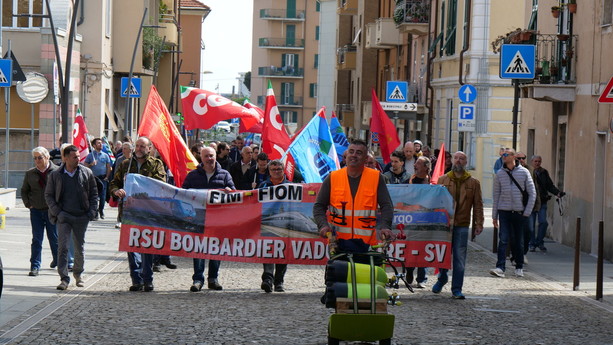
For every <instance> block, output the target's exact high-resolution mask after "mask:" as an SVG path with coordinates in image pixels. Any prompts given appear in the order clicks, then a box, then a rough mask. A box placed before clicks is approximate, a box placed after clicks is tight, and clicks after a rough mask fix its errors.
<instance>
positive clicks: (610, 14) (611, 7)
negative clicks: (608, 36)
mask: <svg viewBox="0 0 613 345" xmlns="http://www.w3.org/2000/svg"><path fill="white" fill-rule="evenodd" d="M611 24H613V0H604V1H603V4H602V25H611Z"/></svg>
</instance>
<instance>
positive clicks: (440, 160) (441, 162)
mask: <svg viewBox="0 0 613 345" xmlns="http://www.w3.org/2000/svg"><path fill="white" fill-rule="evenodd" d="M444 174H445V143H442V144H441V151H440V152H439V153H438V157H437V158H436V167H434V171H433V172H432V178H431V179H430V183H431V184H436V183H437V182H438V178H439V177H441V176H443V175H444Z"/></svg>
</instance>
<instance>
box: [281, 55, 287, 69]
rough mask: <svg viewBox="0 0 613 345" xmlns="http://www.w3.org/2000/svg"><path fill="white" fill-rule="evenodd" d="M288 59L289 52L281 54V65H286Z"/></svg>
mask: <svg viewBox="0 0 613 345" xmlns="http://www.w3.org/2000/svg"><path fill="white" fill-rule="evenodd" d="M286 59H287V54H281V67H285V61H286Z"/></svg>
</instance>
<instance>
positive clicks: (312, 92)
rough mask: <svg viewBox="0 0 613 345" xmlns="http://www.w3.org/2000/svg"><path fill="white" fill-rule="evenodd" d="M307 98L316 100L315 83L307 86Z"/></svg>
mask: <svg viewBox="0 0 613 345" xmlns="http://www.w3.org/2000/svg"><path fill="white" fill-rule="evenodd" d="M309 97H311V98H317V83H311V84H309Z"/></svg>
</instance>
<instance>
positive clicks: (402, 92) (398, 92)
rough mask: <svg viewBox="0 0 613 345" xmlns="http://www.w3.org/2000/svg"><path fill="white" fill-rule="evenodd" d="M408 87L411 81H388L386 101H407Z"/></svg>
mask: <svg viewBox="0 0 613 345" xmlns="http://www.w3.org/2000/svg"><path fill="white" fill-rule="evenodd" d="M408 89H409V83H408V82H406V81H388V82H387V87H386V92H385V101H386V102H402V103H406V102H407V91H408Z"/></svg>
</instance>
